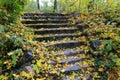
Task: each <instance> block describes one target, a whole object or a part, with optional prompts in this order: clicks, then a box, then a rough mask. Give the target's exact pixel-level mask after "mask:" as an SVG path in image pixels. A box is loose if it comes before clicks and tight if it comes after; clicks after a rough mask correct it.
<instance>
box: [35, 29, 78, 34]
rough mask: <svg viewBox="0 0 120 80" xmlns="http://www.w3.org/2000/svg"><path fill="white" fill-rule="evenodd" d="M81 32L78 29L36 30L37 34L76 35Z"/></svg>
mask: <svg viewBox="0 0 120 80" xmlns="http://www.w3.org/2000/svg"><path fill="white" fill-rule="evenodd" d="M77 31H79V29H78V28H59V29H58V28H52V29H41V30H38V29H36V30H34V33H35V34H41V35H42V34H61V33H62V34H63V33H64V34H65V33H75V32H77Z"/></svg>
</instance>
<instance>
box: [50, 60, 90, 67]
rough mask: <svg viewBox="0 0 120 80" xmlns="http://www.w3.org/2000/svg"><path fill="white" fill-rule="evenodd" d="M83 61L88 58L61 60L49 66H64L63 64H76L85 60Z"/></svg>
mask: <svg viewBox="0 0 120 80" xmlns="http://www.w3.org/2000/svg"><path fill="white" fill-rule="evenodd" d="M85 59H86V60H87V59H88V58H67V59H63V60H61V61H60V62H54V61H51V62H50V64H51V65H56V64H65V63H68V64H73V63H76V62H80V61H83V60H85Z"/></svg>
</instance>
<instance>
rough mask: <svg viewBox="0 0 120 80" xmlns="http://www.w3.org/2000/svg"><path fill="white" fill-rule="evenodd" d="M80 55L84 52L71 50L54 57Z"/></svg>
mask: <svg viewBox="0 0 120 80" xmlns="http://www.w3.org/2000/svg"><path fill="white" fill-rule="evenodd" d="M80 53H84V51H83V50H71V49H67V50H65V51H64V52H62V53H59V54H58V55H56V56H62V55H65V56H75V55H77V54H80Z"/></svg>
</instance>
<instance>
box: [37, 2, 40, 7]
mask: <svg viewBox="0 0 120 80" xmlns="http://www.w3.org/2000/svg"><path fill="white" fill-rule="evenodd" d="M37 8H38V9H40V2H39V0H37Z"/></svg>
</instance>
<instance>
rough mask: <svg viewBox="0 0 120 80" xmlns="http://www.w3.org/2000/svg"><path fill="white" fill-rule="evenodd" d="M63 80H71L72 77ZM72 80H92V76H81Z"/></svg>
mask: <svg viewBox="0 0 120 80" xmlns="http://www.w3.org/2000/svg"><path fill="white" fill-rule="evenodd" d="M61 80H71V79H70V77H69V78H63V79H61ZM72 80H92V76H91V75H90V76H81V77H75V78H74V79H72Z"/></svg>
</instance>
